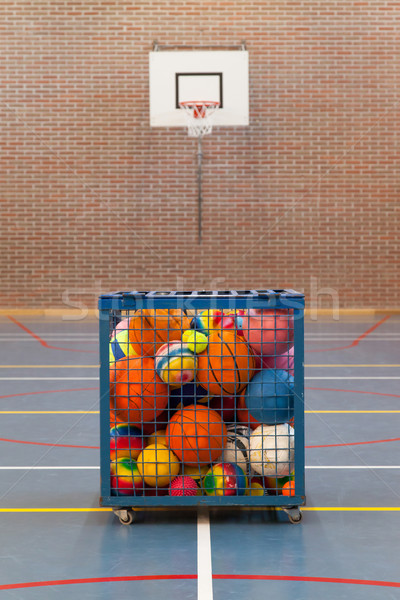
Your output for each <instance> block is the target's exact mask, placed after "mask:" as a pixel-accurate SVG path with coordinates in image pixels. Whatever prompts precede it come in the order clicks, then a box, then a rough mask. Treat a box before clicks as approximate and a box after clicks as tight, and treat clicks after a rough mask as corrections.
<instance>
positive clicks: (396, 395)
mask: <svg viewBox="0 0 400 600" xmlns="http://www.w3.org/2000/svg"><path fill="white" fill-rule="evenodd" d="M304 389H305V390H318V391H321V392H345V393H349V394H372V395H373V396H389V397H390V398H400V394H384V393H383V392H366V391H364V390H337V389H334V388H325V387H306V388H304ZM0 398H1V396H0Z"/></svg>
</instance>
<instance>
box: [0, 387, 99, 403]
mask: <svg viewBox="0 0 400 600" xmlns="http://www.w3.org/2000/svg"><path fill="white" fill-rule="evenodd" d="M98 389H99V388H98V387H88V388H72V389H70V390H45V391H44V392H23V393H22V394H6V395H5V396H0V400H2V399H3V398H16V397H17V396H35V395H36V394H57V393H59V392H88V391H90V390H98Z"/></svg>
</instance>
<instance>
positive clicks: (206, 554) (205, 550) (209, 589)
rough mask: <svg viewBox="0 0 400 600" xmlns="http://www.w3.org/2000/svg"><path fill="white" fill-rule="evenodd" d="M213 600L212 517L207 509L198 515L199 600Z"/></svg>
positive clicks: (202, 508) (202, 509)
mask: <svg viewBox="0 0 400 600" xmlns="http://www.w3.org/2000/svg"><path fill="white" fill-rule="evenodd" d="M212 599H213V583H212V560H211V533H210V515H209V512H208V509H207V508H206V507H200V508H199V510H198V514H197V600H212Z"/></svg>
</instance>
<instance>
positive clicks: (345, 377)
mask: <svg viewBox="0 0 400 600" xmlns="http://www.w3.org/2000/svg"><path fill="white" fill-rule="evenodd" d="M304 379H308V380H309V379H400V376H384V377H365V376H357V377H353V376H351V375H350V376H346V375H345V376H340V377H335V376H334V377H332V376H330V377H329V376H328V377H304Z"/></svg>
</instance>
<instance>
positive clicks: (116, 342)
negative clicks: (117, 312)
mask: <svg viewBox="0 0 400 600" xmlns="http://www.w3.org/2000/svg"><path fill="white" fill-rule="evenodd" d="M129 321H130V319H124V320H123V321H120V323H118V325H117V326H116V328H115V329H114V331H113V332H112V334H111V337H110V363H113V362H115V361H116V360H119V359H120V358H125V356H137V352H135V350H134V348H133V346H132V344H131V343H130V342H129V331H128V329H129Z"/></svg>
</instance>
